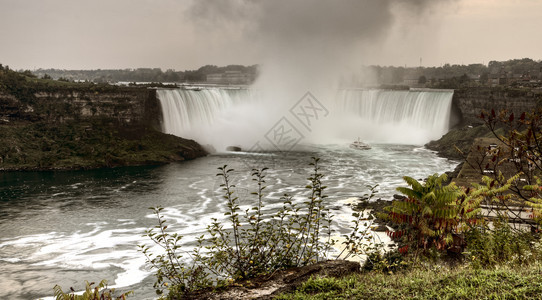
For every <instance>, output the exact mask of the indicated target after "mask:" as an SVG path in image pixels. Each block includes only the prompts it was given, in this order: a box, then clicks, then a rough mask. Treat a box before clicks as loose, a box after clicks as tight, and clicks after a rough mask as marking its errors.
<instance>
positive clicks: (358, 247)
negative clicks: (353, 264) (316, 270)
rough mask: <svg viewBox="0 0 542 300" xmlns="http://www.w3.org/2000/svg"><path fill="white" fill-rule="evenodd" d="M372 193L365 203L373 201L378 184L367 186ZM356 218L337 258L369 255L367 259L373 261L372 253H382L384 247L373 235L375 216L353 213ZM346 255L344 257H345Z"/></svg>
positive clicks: (362, 212)
mask: <svg viewBox="0 0 542 300" xmlns="http://www.w3.org/2000/svg"><path fill="white" fill-rule="evenodd" d="M367 187H368V188H369V191H370V193H369V194H367V195H365V197H364V199H363V201H371V199H373V198H374V196H375V195H376V193H377V192H378V191H377V190H376V189H377V187H378V184H376V185H373V186H370V185H369V186H367ZM352 216H353V217H354V218H355V219H354V220H352V226H350V229H351V232H350V234H344V235H343V237H344V239H345V240H344V242H342V244H343V245H344V248H343V250H342V251H341V252H340V253H339V255H338V256H337V258H342V259H347V258H349V257H351V256H358V257H359V256H361V255H367V259H371V258H370V257H371V256H370V255H369V254H370V253H372V252H374V251H381V248H382V247H383V245H382V242H378V241H376V238H375V236H374V235H373V233H372V225H373V223H374V220H375V218H374V216H372V215H371V214H370V213H369V212H365V211H361V212H359V211H356V212H353V213H352ZM343 254H344V255H343Z"/></svg>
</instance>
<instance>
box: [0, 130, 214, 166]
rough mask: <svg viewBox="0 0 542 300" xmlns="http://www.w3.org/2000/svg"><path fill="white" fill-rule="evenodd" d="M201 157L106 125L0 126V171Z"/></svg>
mask: <svg viewBox="0 0 542 300" xmlns="http://www.w3.org/2000/svg"><path fill="white" fill-rule="evenodd" d="M203 155H205V151H204V150H203V149H202V148H201V147H200V146H199V145H198V144H197V143H196V142H194V141H192V140H186V139H182V138H179V137H176V136H173V135H168V134H164V133H161V132H158V131H156V130H154V129H152V128H149V127H145V126H143V125H137V124H134V125H131V126H118V125H117V124H116V123H112V122H109V121H108V120H84V121H79V122H74V121H71V122H65V123H57V124H51V123H47V122H35V123H26V122H25V123H19V124H13V123H10V124H9V125H6V124H2V125H0V170H51V169H91V168H102V167H117V166H133V165H152V164H164V163H167V162H171V161H182V160H185V159H193V158H196V157H200V156H203Z"/></svg>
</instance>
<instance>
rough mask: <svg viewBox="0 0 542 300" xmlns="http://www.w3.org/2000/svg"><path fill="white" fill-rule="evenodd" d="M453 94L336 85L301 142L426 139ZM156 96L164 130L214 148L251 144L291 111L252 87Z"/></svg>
mask: <svg viewBox="0 0 542 300" xmlns="http://www.w3.org/2000/svg"><path fill="white" fill-rule="evenodd" d="M452 96H453V91H452V90H449V91H448V90H438V91H434V90H401V91H394V90H362V89H347V90H340V91H339V92H338V93H337V94H336V95H335V99H334V100H333V101H330V99H321V98H320V99H319V100H320V101H321V102H322V103H323V105H324V106H325V107H327V108H328V109H329V110H330V111H331V113H330V116H329V117H327V118H325V119H320V120H319V122H318V124H315V125H314V127H313V128H311V132H308V131H306V132H303V134H304V138H305V140H304V142H309V143H317V144H329V143H343V142H347V141H352V140H353V139H356V138H357V137H361V138H362V139H364V140H366V141H369V142H377V143H395V144H412V145H417V144H424V143H426V142H428V141H429V140H431V139H437V138H439V137H440V136H442V135H443V134H445V133H446V132H447V130H448V127H449V120H450V112H451V106H452ZM158 97H159V99H160V103H161V106H162V113H163V130H164V132H166V133H170V134H174V135H178V136H182V137H186V138H191V139H195V140H196V141H198V142H200V143H204V144H211V145H213V146H215V148H216V149H218V150H221V149H223V148H224V147H225V146H228V145H241V146H243V147H245V148H246V147H250V146H252V145H253V144H254V143H255V142H256V141H257V140H258V139H260V138H261V137H262V136H263V135H264V134H265V133H266V132H267V131H268V130H269V129H271V128H272V127H273V126H274V125H275V124H276V122H277V121H278V120H279V119H280V118H281V117H283V116H288V114H289V112H288V110H287V109H286V110H285V111H280V110H279V111H277V110H275V111H273V108H275V107H271V106H275V105H274V103H273V102H270V104H267V106H266V105H265V103H264V102H262V101H259V100H260V98H261V97H259V95H257V93H255V92H254V91H253V90H251V89H220V88H209V89H202V90H190V89H174V90H172V89H163V90H158ZM316 98H318V96H316ZM268 103H269V102H268ZM292 105H293V104H292ZM233 125H234V126H233ZM297 125H299V128H302V127H301V126H302V125H300V124H297ZM294 126H295V124H294ZM256 129H258V130H256ZM247 137H250V138H247ZM242 138H245V139H244V142H243V141H242V140H243V139H242Z"/></svg>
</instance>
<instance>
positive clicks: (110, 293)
mask: <svg viewBox="0 0 542 300" xmlns="http://www.w3.org/2000/svg"><path fill="white" fill-rule="evenodd" d="M93 285H94V282H90V283H89V282H88V281H86V284H85V292H84V293H83V294H82V295H76V294H75V290H74V289H73V288H70V292H69V293H64V292H63V291H62V288H61V287H60V286H58V285H55V287H54V288H53V290H54V293H55V294H54V295H55V298H56V300H98V299H100V300H114V299H117V300H120V299H122V300H124V299H126V298H127V297H128V296H130V295H133V292H132V291H130V292H126V293H122V294H121V295H120V296H115V289H108V288H107V281H106V280H105V279H104V280H102V281H100V283H98V285H97V286H95V287H93Z"/></svg>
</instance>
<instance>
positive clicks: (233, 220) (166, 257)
mask: <svg viewBox="0 0 542 300" xmlns="http://www.w3.org/2000/svg"><path fill="white" fill-rule="evenodd" d="M318 162H319V159H318V158H313V162H312V163H311V165H312V166H313V171H314V172H313V173H312V174H311V176H310V177H309V178H308V180H309V184H308V185H307V189H308V190H309V195H308V197H307V200H306V201H304V202H303V203H301V204H299V205H298V204H296V203H293V202H292V196H290V195H284V196H283V197H282V201H283V207H282V209H280V210H278V211H277V212H276V213H273V214H270V215H264V210H265V209H264V208H265V202H264V201H263V200H264V197H265V194H264V190H265V188H266V186H265V171H266V168H263V169H261V170H253V172H252V176H253V180H254V181H255V182H256V185H257V190H256V191H255V192H253V193H252V194H253V195H254V196H255V197H256V199H257V202H256V205H255V206H254V207H252V208H249V209H246V210H244V211H243V210H241V208H240V205H239V198H238V197H237V196H236V193H235V185H234V184H232V183H231V181H230V174H231V173H232V172H233V169H228V168H227V166H226V165H225V166H223V167H220V168H219V171H220V172H219V173H218V174H217V176H220V177H222V179H223V183H222V184H221V187H222V189H223V191H224V196H223V199H224V201H225V202H226V207H227V211H226V213H225V214H224V215H225V216H226V221H224V220H217V219H214V220H213V222H212V224H211V225H209V226H208V228H207V232H208V234H209V236H208V238H205V236H201V237H200V238H199V239H198V243H197V246H196V247H195V248H194V250H193V252H191V253H190V255H189V257H190V259H191V262H190V265H188V266H187V262H186V261H187V260H186V257H183V255H182V254H181V253H180V252H181V247H180V241H181V238H182V237H181V236H179V235H177V234H170V233H168V232H167V225H165V222H166V221H165V220H164V219H163V218H162V216H161V215H160V211H161V210H162V208H154V211H155V214H156V215H157V218H158V225H157V226H156V227H155V228H153V229H151V230H149V231H147V234H146V235H147V236H148V237H149V238H151V240H152V241H153V242H154V243H155V244H157V245H159V246H160V247H161V248H162V249H163V250H164V253H162V254H158V255H155V254H154V253H152V252H151V251H150V247H149V246H140V247H141V250H142V252H143V253H144V254H145V255H146V257H147V262H148V263H149V265H151V267H152V268H153V269H155V270H156V277H157V281H156V283H155V288H156V289H157V293H158V294H161V293H162V292H163V290H164V289H165V288H166V287H167V288H168V289H169V294H168V297H181V296H183V295H186V294H187V293H189V292H191V291H194V290H197V289H201V288H205V287H209V286H210V285H211V284H213V285H214V286H222V285H224V284H227V283H228V282H232V281H237V280H241V279H248V278H252V277H255V276H258V275H263V274H271V273H273V272H275V271H277V270H282V269H285V268H288V267H296V266H304V265H308V264H312V263H316V262H318V261H320V260H321V259H323V258H326V257H327V255H328V251H329V249H330V247H331V245H332V243H333V241H332V240H331V228H330V224H331V218H332V216H331V214H330V213H329V210H328V209H326V208H325V205H324V199H325V198H326V196H325V195H324V194H323V191H324V190H325V188H326V187H325V186H323V185H322V182H321V178H322V176H323V175H322V174H321V173H320V171H319V166H318ZM203 249H204V250H205V251H202V250H203ZM211 275H212V278H213V281H211V280H210V279H209V278H211V277H210V276H211ZM168 285H170V286H169V287H168Z"/></svg>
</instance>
